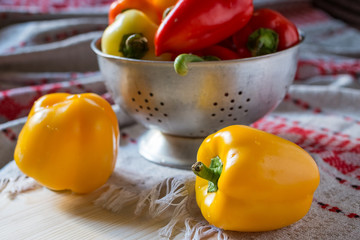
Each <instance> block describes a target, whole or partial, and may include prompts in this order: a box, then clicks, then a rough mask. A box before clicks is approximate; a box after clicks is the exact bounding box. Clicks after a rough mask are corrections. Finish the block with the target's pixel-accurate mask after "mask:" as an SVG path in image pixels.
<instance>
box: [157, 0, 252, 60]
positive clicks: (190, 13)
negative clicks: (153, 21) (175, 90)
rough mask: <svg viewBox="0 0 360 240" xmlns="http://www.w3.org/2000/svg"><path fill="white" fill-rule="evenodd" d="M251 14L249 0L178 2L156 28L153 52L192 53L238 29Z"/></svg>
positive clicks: (181, 0) (158, 53)
mask: <svg viewBox="0 0 360 240" xmlns="http://www.w3.org/2000/svg"><path fill="white" fill-rule="evenodd" d="M252 13H253V1H252V0H206V1H200V0H179V1H178V2H177V3H176V5H175V6H174V8H173V9H172V10H171V12H170V13H169V14H168V15H167V16H166V18H165V19H164V20H163V21H162V23H161V24H160V26H159V29H158V31H157V33H156V35H155V53H156V55H160V54H162V53H165V52H170V53H184V52H193V51H196V50H199V49H203V48H206V47H209V46H211V45H214V44H216V43H218V42H220V41H222V40H224V39H226V38H227V37H229V36H231V35H232V34H234V33H235V32H236V31H238V30H239V29H241V28H242V27H244V26H245V25H246V23H247V22H248V21H249V20H250V18H251V16H252Z"/></svg>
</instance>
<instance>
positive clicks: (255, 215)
mask: <svg viewBox="0 0 360 240" xmlns="http://www.w3.org/2000/svg"><path fill="white" fill-rule="evenodd" d="M192 170H193V171H194V173H195V174H196V175H197V177H196V184H195V190H196V201H197V204H198V206H199V208H200V209H201V213H202V215H203V216H204V218H205V219H206V220H207V221H208V222H209V223H210V224H212V225H214V226H216V227H218V228H222V229H225V230H232V231H245V232H254V231H268V230H274V229H278V228H281V227H284V226H287V225H290V224H292V223H294V222H296V221H298V220H299V219H301V218H302V217H304V216H305V215H306V214H307V212H308V211H309V209H310V206H311V203H312V199H313V194H314V192H315V190H316V188H317V187H318V185H319V181H320V175H319V170H318V167H317V165H316V163H315V161H314V160H313V158H312V157H311V156H310V155H309V154H308V153H307V152H306V151H305V150H303V149H302V148H301V147H299V146H298V145H296V144H294V143H292V142H290V141H288V140H285V139H283V138H280V137H278V136H275V135H272V134H270V133H266V132H263V131H260V130H257V129H254V128H251V127H247V126H241V125H234V126H229V127H226V128H224V129H222V130H220V131H218V132H216V133H214V134H212V135H210V136H208V137H207V138H206V139H205V140H204V141H203V143H202V144H201V146H200V148H199V150H198V155H197V162H196V163H195V164H194V165H193V167H192Z"/></svg>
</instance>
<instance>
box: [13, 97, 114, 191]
mask: <svg viewBox="0 0 360 240" xmlns="http://www.w3.org/2000/svg"><path fill="white" fill-rule="evenodd" d="M118 145H119V127H118V121H117V117H116V115H115V112H114V111H113V109H112V108H111V105H110V104H109V103H108V102H107V101H106V100H105V99H103V98H101V97H100V96H99V95H96V94H93V93H84V94H76V95H71V94H67V93H53V94H48V95H44V96H42V97H41V98H39V99H38V100H37V101H36V102H35V103H34V105H33V107H32V109H31V111H30V113H29V115H28V118H27V121H26V123H25V125H24V126H23V128H22V130H21V132H20V135H19V138H18V141H17V144H16V148H15V152H14V159H15V162H16V164H17V166H18V167H19V169H20V170H21V171H22V172H23V173H24V174H26V175H28V176H30V177H32V178H34V179H35V180H36V181H38V182H39V183H40V184H42V185H44V186H46V187H48V188H49V189H52V190H71V191H73V192H75V193H89V192H91V191H93V190H95V189H97V188H99V187H100V186H102V185H103V184H104V183H105V182H106V181H107V179H108V178H109V177H110V175H111V174H112V172H113V170H114V167H115V163H116V158H117V151H118Z"/></svg>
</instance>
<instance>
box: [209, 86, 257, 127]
mask: <svg viewBox="0 0 360 240" xmlns="http://www.w3.org/2000/svg"><path fill="white" fill-rule="evenodd" d="M240 95H243V92H242V91H238V92H237V93H236V95H235V97H236V96H240ZM223 96H224V97H225V98H227V99H228V101H229V103H230V104H229V105H228V106H220V104H219V103H218V102H213V104H212V105H213V106H214V107H215V109H214V110H215V111H214V112H213V113H212V114H211V117H212V118H219V119H218V121H219V122H220V123H223V122H225V121H229V120H230V121H234V122H236V121H237V120H238V118H237V117H236V116H237V114H238V112H239V111H241V112H243V113H245V114H247V113H248V112H249V110H248V109H247V108H246V103H248V102H250V101H251V98H246V99H245V102H242V103H240V104H237V102H236V99H235V97H233V96H230V94H229V93H228V92H225V93H224V95H223Z"/></svg>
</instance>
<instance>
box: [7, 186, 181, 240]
mask: <svg viewBox="0 0 360 240" xmlns="http://www.w3.org/2000/svg"><path fill="white" fill-rule="evenodd" d="M94 197H95V195H93V194H90V195H76V194H71V193H68V192H53V191H50V190H48V189H45V188H40V189H36V190H32V191H29V192H26V193H23V194H20V195H18V196H16V198H14V199H10V198H9V197H8V196H4V195H1V196H0V238H1V239H6V240H7V239H16V240H18V239H52V240H56V239H129V240H132V239H134V240H135V239H136V240H138V239H159V236H158V230H159V229H160V228H161V227H163V226H164V225H165V224H166V223H167V222H166V221H164V220H160V219H158V220H154V219H147V218H144V217H135V216H134V214H133V212H134V209H133V208H132V207H126V208H125V209H124V211H121V212H120V213H112V212H110V211H108V210H105V209H103V208H101V207H98V206H95V205H94V204H93V203H92V201H93V200H94ZM175 239H183V234H182V233H179V234H178V235H177V236H176V237H175Z"/></svg>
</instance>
